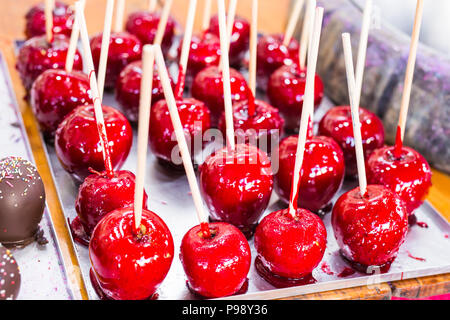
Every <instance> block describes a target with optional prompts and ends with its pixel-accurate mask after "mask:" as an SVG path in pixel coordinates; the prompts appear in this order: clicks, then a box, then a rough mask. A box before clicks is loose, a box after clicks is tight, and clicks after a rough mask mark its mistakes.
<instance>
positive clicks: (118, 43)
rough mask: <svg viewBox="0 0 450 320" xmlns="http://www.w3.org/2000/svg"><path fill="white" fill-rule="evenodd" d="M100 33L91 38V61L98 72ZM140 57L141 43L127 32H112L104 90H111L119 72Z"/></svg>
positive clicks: (100, 44) (100, 46)
mask: <svg viewBox="0 0 450 320" xmlns="http://www.w3.org/2000/svg"><path fill="white" fill-rule="evenodd" d="M102 35H103V34H102V33H98V34H96V35H95V36H93V37H92V38H91V42H90V43H91V50H92V59H93V60H94V65H95V71H96V72H98V64H99V61H100V53H101V49H102ZM141 55H142V44H141V41H140V40H139V39H138V38H137V37H136V36H134V35H132V34H131V33H128V32H125V31H124V32H112V33H111V38H110V39H109V49H108V63H107V65H106V77H105V88H107V89H112V88H114V87H115V85H116V81H117V78H118V77H119V74H120V72H121V71H122V70H123V68H125V67H126V66H127V65H128V64H129V63H131V62H133V61H136V60H140V59H141Z"/></svg>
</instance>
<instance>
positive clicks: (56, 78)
mask: <svg viewBox="0 0 450 320" xmlns="http://www.w3.org/2000/svg"><path fill="white" fill-rule="evenodd" d="M30 96H31V98H30V104H31V108H32V110H33V113H34V115H35V117H36V120H37V121H38V122H39V126H40V129H41V131H42V132H43V133H44V136H45V137H46V138H53V136H54V135H55V131H56V129H57V127H58V125H59V124H60V123H61V122H62V121H63V119H64V117H65V116H66V115H67V114H69V113H70V112H71V111H72V110H73V109H75V108H76V107H78V106H81V105H87V104H89V103H92V98H91V94H90V87H89V79H88V76H87V75H86V74H84V73H82V72H79V71H72V72H67V71H65V70H60V69H49V70H46V71H44V72H43V73H42V74H41V75H40V76H39V77H37V79H36V81H34V82H33V86H32V87H31V93H30Z"/></svg>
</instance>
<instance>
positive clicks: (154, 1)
mask: <svg viewBox="0 0 450 320" xmlns="http://www.w3.org/2000/svg"><path fill="white" fill-rule="evenodd" d="M157 4H158V0H149V1H148V11H150V12H154V11H155V10H156V6H157Z"/></svg>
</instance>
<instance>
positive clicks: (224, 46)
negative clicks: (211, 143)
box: [217, 0, 235, 150]
mask: <svg viewBox="0 0 450 320" xmlns="http://www.w3.org/2000/svg"><path fill="white" fill-rule="evenodd" d="M217 6H218V11H219V33H220V51H221V54H222V65H223V68H222V77H223V93H224V104H225V123H226V137H227V145H228V146H229V147H230V148H231V150H234V147H235V143H234V123H233V103H232V100H231V85H230V62H229V58H228V37H227V31H226V21H225V3H224V0H217Z"/></svg>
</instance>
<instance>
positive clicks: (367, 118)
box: [319, 106, 384, 177]
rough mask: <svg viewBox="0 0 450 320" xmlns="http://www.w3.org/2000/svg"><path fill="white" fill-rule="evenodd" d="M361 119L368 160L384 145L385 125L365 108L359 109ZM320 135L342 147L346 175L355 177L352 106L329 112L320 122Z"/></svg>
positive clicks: (365, 156) (365, 152)
mask: <svg viewBox="0 0 450 320" xmlns="http://www.w3.org/2000/svg"><path fill="white" fill-rule="evenodd" d="M359 119H360V122H361V138H362V144H363V149H364V158H365V159H367V158H368V157H369V155H370V154H371V153H372V152H373V151H374V150H375V149H378V148H381V147H382V146H383V144H384V128H383V123H382V122H381V120H380V119H379V118H378V117H377V116H376V115H375V114H374V113H372V112H370V111H368V110H366V109H364V108H359ZM319 134H321V135H324V136H327V137H330V138H333V139H334V141H336V142H337V143H338V144H339V145H340V146H341V148H342V151H343V152H344V158H345V175H346V176H347V177H355V176H356V175H357V174H358V172H357V167H356V153H355V139H354V138H353V127H352V115H351V111H350V106H339V107H334V108H332V109H330V110H328V112H327V113H326V114H325V115H324V116H323V118H322V120H321V121H320V124H319Z"/></svg>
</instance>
